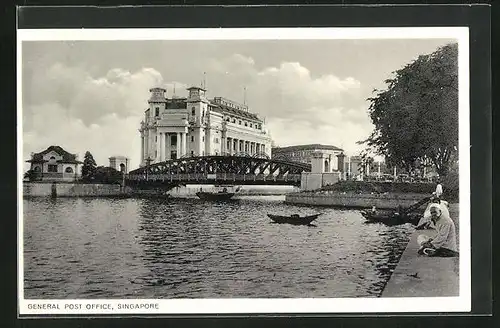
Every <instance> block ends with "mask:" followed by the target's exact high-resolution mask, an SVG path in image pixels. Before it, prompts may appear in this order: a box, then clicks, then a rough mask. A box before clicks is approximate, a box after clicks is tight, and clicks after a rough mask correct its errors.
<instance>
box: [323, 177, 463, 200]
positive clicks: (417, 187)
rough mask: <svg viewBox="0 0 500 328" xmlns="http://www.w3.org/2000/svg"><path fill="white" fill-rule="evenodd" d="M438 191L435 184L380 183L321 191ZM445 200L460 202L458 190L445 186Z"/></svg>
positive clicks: (343, 183) (345, 183)
mask: <svg viewBox="0 0 500 328" xmlns="http://www.w3.org/2000/svg"><path fill="white" fill-rule="evenodd" d="M435 189H436V184H434V183H406V182H378V181H340V182H338V183H336V184H333V185H330V186H325V187H323V188H321V189H319V191H338V192H354V193H360V194H362V193H380V194H383V193H418V194H429V195H430V194H431V193H432V192H433V191H434V190H435ZM443 192H444V194H443V198H445V199H446V200H447V201H449V202H456V201H458V188H456V189H455V188H447V187H446V185H445V184H444V185H443Z"/></svg>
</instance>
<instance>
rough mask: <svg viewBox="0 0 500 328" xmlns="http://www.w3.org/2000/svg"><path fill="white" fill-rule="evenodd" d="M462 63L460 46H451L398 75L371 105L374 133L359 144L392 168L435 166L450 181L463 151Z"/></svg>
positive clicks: (406, 67)
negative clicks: (449, 175)
mask: <svg viewBox="0 0 500 328" xmlns="http://www.w3.org/2000/svg"><path fill="white" fill-rule="evenodd" d="M457 59H458V45H457V44H449V45H446V46H444V47H441V48H439V49H438V50H437V51H435V52H433V53H432V54H429V55H421V56H419V57H418V59H416V60H415V61H413V62H412V63H409V64H407V65H406V66H405V67H403V68H401V69H399V70H397V71H396V72H394V74H395V76H394V77H393V78H391V79H388V80H386V81H385V83H386V84H387V90H385V91H380V90H374V92H377V94H376V96H374V97H372V98H369V99H368V100H369V101H370V107H369V109H368V112H369V115H370V118H371V121H372V123H373V124H374V125H375V129H374V131H373V132H372V134H371V135H370V136H369V137H368V139H366V140H364V141H361V142H360V143H362V144H365V145H366V146H367V149H368V150H370V151H373V152H375V153H378V154H381V155H384V156H385V158H386V161H387V163H388V164H390V165H399V166H402V167H403V168H405V169H407V170H408V171H412V169H414V168H415V166H416V163H419V162H420V163H433V164H434V165H435V166H436V169H437V171H438V173H439V174H440V175H446V174H447V173H448V170H449V167H450V165H451V161H452V160H453V159H454V158H455V156H456V153H457V146H458V64H457Z"/></svg>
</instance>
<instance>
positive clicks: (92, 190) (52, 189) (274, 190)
mask: <svg viewBox="0 0 500 328" xmlns="http://www.w3.org/2000/svg"><path fill="white" fill-rule="evenodd" d="M200 188H202V189H203V191H208V192H210V191H213V192H216V191H218V190H219V189H217V188H215V187H214V186H210V185H202V186H189V187H176V188H173V189H171V190H169V191H164V190H155V189H151V190H138V189H137V190H136V189H132V188H129V187H125V188H122V187H121V186H120V185H119V184H86V183H42V182H25V183H23V197H158V196H162V197H163V196H165V195H168V196H171V197H180V198H184V197H190V196H192V197H196V192H198V191H199V190H200ZM295 190H296V189H294V188H293V187H288V186H287V187H274V186H273V187H269V186H262V187H254V186H241V187H240V190H239V191H238V193H237V194H238V195H239V196H284V195H285V194H287V193H289V192H292V191H295Z"/></svg>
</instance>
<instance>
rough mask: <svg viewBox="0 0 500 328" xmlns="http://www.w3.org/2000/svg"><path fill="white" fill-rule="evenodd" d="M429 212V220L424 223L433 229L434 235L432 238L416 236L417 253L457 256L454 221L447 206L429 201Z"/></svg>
mask: <svg viewBox="0 0 500 328" xmlns="http://www.w3.org/2000/svg"><path fill="white" fill-rule="evenodd" d="M429 213H430V221H429V222H425V223H424V224H426V225H427V227H428V228H432V229H435V230H436V235H435V236H434V237H433V238H429V237H427V236H426V235H420V236H418V237H417V242H418V243H419V245H420V249H419V253H420V254H424V255H428V256H441V257H452V256H458V249H457V236H456V229H455V223H454V222H453V220H452V219H451V218H450V214H449V211H448V208H447V206H446V205H444V204H441V203H440V204H437V203H431V204H430V205H429ZM424 217H425V215H424ZM422 220H423V219H422ZM419 224H420V223H419Z"/></svg>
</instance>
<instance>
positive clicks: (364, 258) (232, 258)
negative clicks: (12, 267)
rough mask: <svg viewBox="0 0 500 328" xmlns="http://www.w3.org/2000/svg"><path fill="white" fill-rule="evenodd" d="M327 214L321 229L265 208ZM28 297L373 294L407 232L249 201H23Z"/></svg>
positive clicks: (267, 200)
mask: <svg viewBox="0 0 500 328" xmlns="http://www.w3.org/2000/svg"><path fill="white" fill-rule="evenodd" d="M315 212H323V215H321V216H320V217H319V218H318V219H317V220H316V221H315V222H314V224H315V226H293V225H287V224H273V223H272V221H271V220H270V219H269V218H268V217H267V213H278V214H283V215H288V214H291V213H298V214H300V215H305V214H311V213H315ZM24 214H25V218H24V231H25V294H26V297H27V298H30V297H31V298H95V297H118V298H205V297H211V298H212V297H214V298H215V297H224V298H226V297H233V298H235V297H273V298H274V297H280V298H281V297H358V296H363V297H376V296H378V295H379V294H380V292H381V291H382V289H383V287H384V284H385V281H386V280H387V278H388V277H389V275H390V273H391V270H393V269H394V266H395V264H396V262H397V260H398V258H399V256H400V254H401V253H402V251H403V249H404V246H405V245H406V242H407V240H408V235H409V232H410V229H411V228H410V227H407V226H397V227H385V226H382V225H364V224H363V222H364V219H363V218H362V217H361V215H359V213H358V212H357V211H347V210H346V211H340V210H335V209H324V208H323V209H318V208H312V207H296V206H290V205H285V204H283V202H282V201H281V199H280V198H275V197H274V198H273V197H262V198H259V197H251V198H241V199H234V200H232V201H230V202H224V203H211V202H205V201H201V200H199V199H196V198H188V199H169V200H168V201H166V200H154V199H141V200H136V199H117V200H112V199H92V200H90V199H89V200H80V199H57V200H55V201H53V200H24Z"/></svg>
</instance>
